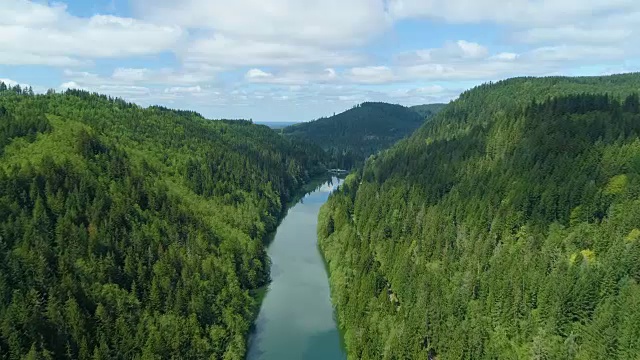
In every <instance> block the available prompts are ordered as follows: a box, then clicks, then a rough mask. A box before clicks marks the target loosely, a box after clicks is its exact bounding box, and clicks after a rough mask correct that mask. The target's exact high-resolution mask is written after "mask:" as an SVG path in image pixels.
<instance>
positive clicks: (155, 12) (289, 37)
mask: <svg viewBox="0 0 640 360" xmlns="http://www.w3.org/2000/svg"><path fill="white" fill-rule="evenodd" d="M133 4H134V8H135V9H137V13H138V14H139V15H140V16H142V17H144V18H145V19H149V20H152V21H156V22H170V23H176V24H179V25H181V26H185V27H189V28H208V29H213V30H215V31H217V32H220V33H223V34H226V35H228V36H230V37H233V38H244V39H248V38H250V39H254V40H257V41H266V42H273V41H274V39H275V40H278V41H282V42H287V43H289V42H293V43H298V44H301V43H302V44H313V45H324V46H344V45H354V44H362V43H363V42H365V41H367V40H370V39H371V38H372V37H373V36H375V35H377V34H380V33H381V32H383V31H384V30H386V29H388V28H389V27H390V26H391V20H392V19H391V18H390V16H389V14H388V13H387V11H386V8H385V6H384V1H383V0H349V1H343V0H324V1H301V0H235V1H226V0H183V1H179V2H178V1H174V0H134V1H133Z"/></svg>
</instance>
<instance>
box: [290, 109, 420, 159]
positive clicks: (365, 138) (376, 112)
mask: <svg viewBox="0 0 640 360" xmlns="http://www.w3.org/2000/svg"><path fill="white" fill-rule="evenodd" d="M424 120H425V117H424V116H422V115H420V114H419V113H418V112H417V111H414V110H412V109H409V108H407V107H404V106H401V105H394V104H387V103H374V102H366V103H363V104H361V105H358V106H355V107H354V108H352V109H350V110H347V111H345V112H343V113H340V114H337V115H334V116H331V117H327V118H321V119H318V120H315V121H311V122H307V123H301V124H295V125H292V126H289V127H286V128H284V129H283V131H282V132H283V134H285V135H286V136H290V137H296V138H300V139H304V140H307V141H311V142H314V143H316V144H318V145H319V146H321V147H322V148H324V149H325V150H327V151H328V152H330V153H331V154H332V155H333V156H334V159H336V162H337V164H336V165H337V166H338V167H342V168H351V167H353V166H354V165H355V164H357V163H359V162H360V161H362V160H364V159H366V158H367V157H368V156H369V155H371V154H375V153H376V152H378V151H380V150H382V149H385V148H388V147H390V146H391V145H393V144H394V143H396V142H397V141H398V140H400V139H402V138H404V137H406V136H408V135H409V134H411V133H412V132H413V131H414V130H416V129H417V128H418V127H420V125H422V123H423V122H424Z"/></svg>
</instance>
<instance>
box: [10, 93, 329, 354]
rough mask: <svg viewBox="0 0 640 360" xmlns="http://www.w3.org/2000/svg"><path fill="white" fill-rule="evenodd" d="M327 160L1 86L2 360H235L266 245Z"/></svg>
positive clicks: (262, 130)
mask: <svg viewBox="0 0 640 360" xmlns="http://www.w3.org/2000/svg"><path fill="white" fill-rule="evenodd" d="M324 159H325V155H324V152H323V151H322V150H321V149H320V148H315V147H313V146H311V145H310V144H306V143H299V142H296V141H295V140H291V139H285V138H283V137H281V136H279V135H278V134H276V133H275V132H273V131H272V130H270V129H269V128H267V127H266V126H257V125H253V124H251V123H250V122H248V121H210V120H205V119H204V118H202V117H201V116H200V115H198V114H197V113H194V112H189V111H174V110H170V109H166V108H162V107H151V108H148V109H143V108H141V107H139V106H137V105H134V104H130V103H127V102H125V101H123V100H120V99H112V98H109V97H107V96H103V95H98V94H91V93H88V92H84V91H78V90H68V91H66V92H65V93H64V94H59V93H55V92H52V91H50V92H48V93H47V94H43V95H34V94H33V91H31V90H30V89H21V88H20V87H19V86H16V87H8V86H6V85H5V84H2V83H0V359H23V358H25V359H54V358H55V359H61V358H69V359H89V358H91V359H136V358H138V359H169V358H172V359H202V358H212V359H242V358H243V357H244V354H245V347H246V335H247V334H248V331H249V329H250V326H251V323H252V321H253V319H254V317H255V315H256V311H257V306H256V305H257V299H256V296H255V294H254V291H255V290H256V289H258V288H260V287H262V286H264V285H265V284H266V282H267V281H268V279H269V262H268V258H267V256H266V252H265V246H264V244H263V239H264V238H265V235H266V234H267V233H269V232H271V231H273V230H274V229H275V226H276V224H277V222H278V220H279V219H280V217H281V216H282V212H283V209H284V205H285V204H286V203H287V201H289V200H291V199H292V197H293V196H294V194H295V192H296V191H297V190H298V189H300V187H301V186H302V185H303V184H304V183H305V182H307V181H308V180H309V179H310V177H311V176H313V175H314V174H316V173H318V172H321V171H325V167H324V166H323V165H322V164H323V161H324Z"/></svg>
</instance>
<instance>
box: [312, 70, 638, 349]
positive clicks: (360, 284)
mask: <svg viewBox="0 0 640 360" xmlns="http://www.w3.org/2000/svg"><path fill="white" fill-rule="evenodd" d="M638 92H640V75H638V74H628V75H617V76H609V77H592V78H541V79H534V78H519V79H511V80H507V81H503V82H499V83H496V84H487V85H483V86H480V87H478V88H475V89H473V90H470V91H468V92H466V93H464V94H462V96H461V97H460V99H459V100H457V101H455V102H453V103H452V104H450V105H449V106H447V107H446V109H444V110H443V111H442V112H441V113H440V114H438V115H437V116H436V117H435V118H434V119H432V120H431V121H430V122H428V123H426V124H425V125H424V126H422V127H421V128H420V129H419V130H418V131H416V133H414V135H413V136H412V137H410V138H409V139H407V140H405V141H402V142H400V143H399V144H398V145H397V146H394V147H393V148H392V149H390V150H388V151H386V152H383V153H382V154H380V155H379V156H377V157H375V158H372V159H370V160H369V161H368V162H367V164H366V166H365V168H364V170H363V171H361V172H360V173H358V174H353V175H351V176H350V177H349V179H348V180H347V182H346V185H345V186H344V187H343V188H342V190H341V191H340V192H339V193H336V194H335V195H334V196H332V197H331V199H330V200H329V202H328V203H327V204H326V205H325V206H324V207H323V209H322V211H321V214H320V225H319V229H318V231H319V236H320V238H321V240H320V243H321V248H322V250H323V252H324V254H325V256H326V258H327V260H328V263H329V267H330V270H331V285H332V297H333V301H334V303H335V305H336V306H337V308H338V315H339V319H340V323H341V325H342V327H343V328H344V330H345V340H346V344H347V348H348V352H349V357H350V358H351V359H436V358H437V359H637V358H640V326H638V324H640V285H639V284H638V283H639V282H640V175H639V174H640V139H639V137H638V136H639V134H640V101H639V100H638V95H637V93H638Z"/></svg>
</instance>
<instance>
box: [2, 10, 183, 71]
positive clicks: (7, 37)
mask: <svg viewBox="0 0 640 360" xmlns="http://www.w3.org/2000/svg"><path fill="white" fill-rule="evenodd" d="M2 12H3V16H2V17H0V33H1V34H2V36H1V37H0V49H2V50H0V64H7V65H18V64H32V65H36V64H41V65H51V66H77V65H82V64H86V62H87V59H95V58H114V57H125V56H135V55H145V54H155V53H159V52H161V51H165V50H168V49H171V48H172V47H173V46H174V45H175V44H176V43H177V42H178V41H179V39H181V37H182V35H183V32H182V30H181V29H180V28H179V27H177V26H168V25H162V26H159V25H154V24H150V23H147V22H144V21H140V20H136V19H132V18H122V17H116V16H111V15H94V16H92V17H90V18H79V17H75V16H72V15H70V14H69V13H68V12H67V9H66V7H65V6H64V5H62V4H54V5H51V6H47V5H45V4H40V3H36V2H31V1H26V0H5V1H3V4H2Z"/></svg>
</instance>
